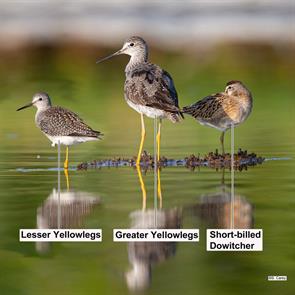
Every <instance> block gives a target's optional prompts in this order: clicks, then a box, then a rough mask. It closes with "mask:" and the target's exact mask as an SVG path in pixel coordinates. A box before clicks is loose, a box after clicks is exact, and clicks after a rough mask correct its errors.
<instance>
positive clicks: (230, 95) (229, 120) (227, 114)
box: [183, 81, 253, 154]
mask: <svg viewBox="0 0 295 295" xmlns="http://www.w3.org/2000/svg"><path fill="white" fill-rule="evenodd" d="M252 104H253V102H252V95H251V93H250V91H249V90H248V89H247V88H246V86H245V85H244V84H243V83H242V82H240V81H230V82H228V83H227V84H226V88H225V91H224V92H220V93H216V94H212V95H209V96H207V97H205V98H203V99H201V100H200V101H198V102H196V103H194V104H192V105H190V106H187V107H184V108H183V112H184V113H186V114H190V115H192V116H193V117H194V118H195V119H196V120H197V121H199V122H200V123H201V124H202V125H207V126H210V127H213V128H216V129H218V130H220V131H221V132H222V133H221V136H220V142H221V146H222V153H223V154H224V133H225V132H226V130H227V129H229V128H230V127H231V125H232V124H234V125H235V126H237V125H239V124H241V123H242V122H244V121H245V120H246V119H247V118H248V116H249V115H250V113H251V110H252Z"/></svg>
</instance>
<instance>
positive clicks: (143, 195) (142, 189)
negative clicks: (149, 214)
mask: <svg viewBox="0 0 295 295" xmlns="http://www.w3.org/2000/svg"><path fill="white" fill-rule="evenodd" d="M136 170H137V173H138V178H139V183H140V187H141V192H142V211H145V209H146V189H145V184H144V181H143V178H142V174H141V170H140V166H136Z"/></svg>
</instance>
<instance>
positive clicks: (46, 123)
mask: <svg viewBox="0 0 295 295" xmlns="http://www.w3.org/2000/svg"><path fill="white" fill-rule="evenodd" d="M36 123H37V125H38V127H39V128H40V129H41V131H42V132H44V133H46V134H47V135H50V136H77V137H96V138H100V136H101V135H102V134H101V133H100V132H99V131H95V130H93V129H92V128H90V127H89V126H88V125H87V124H85V123H84V122H83V120H82V119H81V118H79V116H78V115H77V114H75V113H73V112H72V111H70V110H67V109H64V108H62V107H59V106H54V107H50V108H47V109H46V110H44V111H41V112H40V113H38V114H37V117H36Z"/></svg>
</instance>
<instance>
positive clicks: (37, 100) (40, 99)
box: [17, 92, 51, 111]
mask: <svg viewBox="0 0 295 295" xmlns="http://www.w3.org/2000/svg"><path fill="white" fill-rule="evenodd" d="M31 106H34V107H36V108H37V109H47V108H48V107H50V106H51V101H50V97H49V95H48V94H47V93H45V92H38V93H36V94H34V96H33V98H32V102H30V103H28V104H26V105H24V106H23V107H21V108H19V109H17V111H20V110H23V109H26V108H28V107H31Z"/></svg>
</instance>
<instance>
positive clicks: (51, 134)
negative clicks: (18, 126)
mask: <svg viewBox="0 0 295 295" xmlns="http://www.w3.org/2000/svg"><path fill="white" fill-rule="evenodd" d="M31 106H34V107H36V108H37V112H36V115H35V122H36V125H37V127H38V128H40V130H41V131H42V132H43V133H44V134H45V135H46V136H47V137H48V138H49V140H50V141H51V142H52V146H53V147H54V146H55V145H56V144H58V143H59V142H60V144H63V145H65V146H66V159H65V162H64V168H65V169H68V164H69V146H70V145H73V144H78V143H82V142H86V141H93V140H99V139H101V137H102V136H103V134H102V133H100V132H99V131H95V130H93V129H92V128H90V127H89V126H88V125H87V124H85V123H84V122H83V120H82V119H81V118H80V117H79V116H78V115H77V114H75V113H73V112H72V111H70V110H67V109H65V108H62V107H59V106H52V105H51V100H50V97H49V95H48V94H47V93H45V92H40V93H36V94H35V95H34V96H33V99H32V102H31V103H29V104H27V105H25V106H23V107H21V108H19V109H17V111H20V110H23V109H25V108H28V107H31Z"/></svg>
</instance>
